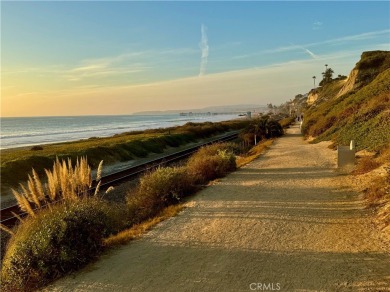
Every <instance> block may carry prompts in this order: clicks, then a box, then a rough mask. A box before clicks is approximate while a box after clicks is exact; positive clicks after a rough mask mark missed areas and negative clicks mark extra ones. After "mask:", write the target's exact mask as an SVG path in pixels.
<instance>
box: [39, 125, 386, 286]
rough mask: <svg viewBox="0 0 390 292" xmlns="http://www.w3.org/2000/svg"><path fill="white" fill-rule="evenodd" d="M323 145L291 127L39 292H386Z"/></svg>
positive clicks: (373, 240) (377, 257)
mask: <svg viewBox="0 0 390 292" xmlns="http://www.w3.org/2000/svg"><path fill="white" fill-rule="evenodd" d="M327 145H328V143H325V142H323V143H319V144H315V145H312V144H308V143H306V142H305V141H303V139H302V136H301V135H300V134H299V128H298V127H297V126H293V127H292V128H290V129H289V130H288V133H287V135H285V136H284V137H282V138H280V139H278V140H277V141H275V142H274V144H273V145H272V147H271V149H270V150H268V151H267V152H266V154H265V155H263V156H262V157H260V158H259V159H257V160H255V161H253V162H252V163H250V164H248V165H246V166H245V167H243V168H241V169H240V170H238V171H237V172H235V173H232V174H231V175H229V176H227V177H225V178H223V179H221V180H219V181H217V182H214V183H213V185H212V186H210V187H207V188H206V189H204V190H203V191H201V192H200V193H199V194H197V195H196V196H194V197H193V198H192V199H191V200H190V201H189V202H188V203H187V208H186V209H185V210H184V211H183V212H181V213H180V214H179V215H178V216H177V217H174V218H171V219H169V220H167V221H165V222H163V223H161V224H159V225H158V226H157V227H155V228H154V229H153V230H152V231H151V232H149V233H148V234H146V235H145V236H144V237H143V238H142V239H140V240H136V241H134V242H131V243H130V244H128V245H126V246H123V247H121V248H118V249H114V250H112V251H109V252H108V253H107V254H105V255H104V256H103V257H102V258H101V259H100V260H99V261H97V262H96V263H93V264H91V265H89V266H88V267H87V268H86V269H84V270H83V271H81V272H80V273H77V274H74V275H71V276H68V277H66V278H64V279H61V280H59V281H57V282H56V283H54V284H53V285H52V286H50V287H48V288H47V289H46V290H47V291H172V292H174V291H390V254H389V245H388V243H387V242H386V241H385V240H384V239H383V237H381V234H380V233H379V232H378V231H377V230H376V229H375V227H374V226H373V224H372V223H371V219H370V218H371V216H372V214H371V211H370V210H367V209H365V208H364V202H363V201H362V199H361V197H360V196H359V194H357V193H355V192H353V191H352V190H351V189H350V188H349V187H348V185H346V183H345V181H346V180H345V179H344V178H345V177H344V176H343V175H340V174H338V173H337V172H336V170H335V168H336V165H335V163H336V153H335V151H332V150H330V149H328V148H327Z"/></svg>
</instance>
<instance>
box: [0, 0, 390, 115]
mask: <svg viewBox="0 0 390 292" xmlns="http://www.w3.org/2000/svg"><path fill="white" fill-rule="evenodd" d="M371 50H390V2H388V1H381V2H374V1H368V2H363V1H359V2H357V1H347V2H337V1H333V2H329V1H327V2H321V1H313V2H311V1H303V2H291V1H283V2H277V1H272V2H265V1H251V2H241V1H240V2H239V1H230V2H222V1H218V2H207V1H202V2H200V1H199V2H188V1H187V2H130V1H120V2H114V1H105V2H103V1H82V2H78V1H72V2H70V1H45V2H30V1H27V2H20V1H1V116H3V117H7V116H69V115H116V114H131V113H134V112H139V111H155V110H186V109H194V108H203V107H207V106H220V105H235V104H259V105H265V104H268V103H272V104H276V105H278V104H281V103H283V102H286V101H287V100H289V99H291V98H294V96H295V95H297V94H300V93H302V94H304V93H307V92H308V91H310V89H311V88H313V86H314V84H313V78H312V77H313V76H316V77H317V79H316V80H317V83H318V82H319V81H320V80H321V76H322V75H321V73H322V72H323V71H324V69H325V64H328V67H330V68H332V69H333V70H334V72H335V75H336V76H337V75H338V74H342V75H348V74H349V72H350V71H351V70H352V68H353V67H354V65H355V64H356V63H357V62H358V61H359V59H360V55H361V53H362V52H364V51H371Z"/></svg>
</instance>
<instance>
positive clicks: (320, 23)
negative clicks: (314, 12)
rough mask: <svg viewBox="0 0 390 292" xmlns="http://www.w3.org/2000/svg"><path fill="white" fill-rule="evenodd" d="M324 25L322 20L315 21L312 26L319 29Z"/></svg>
mask: <svg viewBox="0 0 390 292" xmlns="http://www.w3.org/2000/svg"><path fill="white" fill-rule="evenodd" d="M322 25H323V23H322V22H321V21H316V22H314V23H313V25H312V27H311V28H312V29H313V30H318V29H321V28H322Z"/></svg>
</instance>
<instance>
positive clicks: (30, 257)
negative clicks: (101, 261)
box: [1, 144, 236, 291]
mask: <svg viewBox="0 0 390 292" xmlns="http://www.w3.org/2000/svg"><path fill="white" fill-rule="evenodd" d="M77 161H78V162H77V163H76V165H72V164H71V161H70V160H68V161H60V160H57V161H56V162H55V163H54V166H53V169H52V170H51V171H48V170H46V174H47V176H48V182H49V183H48V184H47V185H45V186H44V185H43V184H42V182H41V181H40V179H39V177H38V175H37V174H36V172H35V171H33V173H32V175H31V176H30V177H29V181H28V182H27V186H26V187H25V186H23V187H22V189H23V191H22V193H18V192H16V191H15V192H14V194H15V196H16V197H17V198H18V202H19V204H20V206H21V207H22V208H24V209H25V210H26V211H28V213H29V216H27V218H25V219H21V222H20V223H19V225H18V226H16V227H15V228H14V229H12V230H9V229H8V228H3V229H4V230H5V231H8V232H9V233H10V235H11V238H10V240H9V242H8V244H7V250H6V253H5V255H4V258H3V261H2V271H1V279H2V289H3V290H4V291H19V290H23V291H27V290H34V289H36V288H39V287H41V286H42V285H45V284H47V283H49V282H51V281H53V280H54V279H56V278H58V277H60V276H62V275H64V274H66V273H69V272H70V271H74V270H77V269H79V268H80V267H82V266H84V265H85V264H86V263H88V262H90V261H91V260H92V259H94V258H95V257H96V256H97V255H98V254H99V253H100V252H101V251H102V250H103V249H104V247H106V246H113V245H117V244H122V243H125V242H127V241H128V240H131V239H133V238H136V237H137V236H139V234H140V233H141V232H143V231H144V230H148V229H150V228H151V227H152V226H154V225H155V224H157V223H158V222H160V221H161V220H163V219H164V218H167V217H168V216H173V215H174V214H176V213H177V212H179V211H180V210H181V208H182V206H181V205H179V206H178V207H174V206H175V205H177V204H178V203H179V202H180V201H181V200H182V199H183V198H185V197H187V196H189V195H191V194H193V193H194V192H195V191H196V190H197V189H199V188H200V187H201V186H200V185H199V184H205V183H207V182H208V181H209V180H212V179H215V178H217V177H221V176H223V175H226V174H227V173H228V172H230V171H233V170H234V169H235V168H236V163H235V156H234V154H233V153H232V150H231V144H214V145H211V146H206V147H203V148H201V149H200V150H199V152H198V153H196V154H194V156H193V157H191V158H190V159H189V161H188V163H187V164H186V165H185V166H181V167H164V168H158V169H156V170H155V171H153V172H150V173H147V174H145V175H144V176H143V177H142V178H141V179H140V182H139V184H138V188H137V189H136V191H135V192H132V193H129V194H128V197H127V204H113V203H110V204H109V203H108V202H107V201H104V200H102V199H101V198H100V197H99V196H96V194H97V192H96V193H95V196H92V197H89V196H87V195H86V192H87V189H86V188H87V186H88V187H90V186H91V178H90V177H91V176H90V173H91V169H90V168H89V166H88V164H87V161H86V159H80V160H77ZM210 163H211V165H212V166H213V169H211V168H210ZM99 173H101V169H100V170H99V171H98V174H99ZM69 181H73V184H72V183H71V184H67V182H69ZM58 182H59V183H58ZM55 198H56V200H55ZM43 204H47V208H41V209H35V208H36V207H39V206H41V207H42V206H43ZM167 207H168V209H167Z"/></svg>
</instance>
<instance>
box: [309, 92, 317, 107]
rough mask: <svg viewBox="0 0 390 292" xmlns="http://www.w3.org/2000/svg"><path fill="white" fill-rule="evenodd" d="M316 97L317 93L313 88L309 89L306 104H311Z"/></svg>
mask: <svg viewBox="0 0 390 292" xmlns="http://www.w3.org/2000/svg"><path fill="white" fill-rule="evenodd" d="M317 99H318V93H317V91H315V90H312V91H310V93H309V95H308V96H307V105H309V106H310V105H312V104H313V103H315V102H316V100H317Z"/></svg>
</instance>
